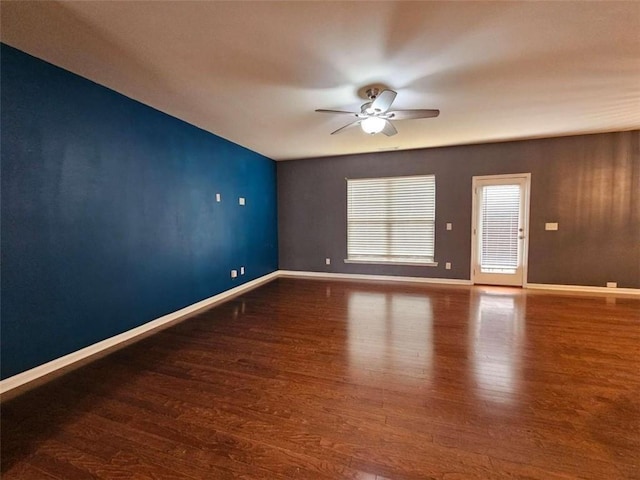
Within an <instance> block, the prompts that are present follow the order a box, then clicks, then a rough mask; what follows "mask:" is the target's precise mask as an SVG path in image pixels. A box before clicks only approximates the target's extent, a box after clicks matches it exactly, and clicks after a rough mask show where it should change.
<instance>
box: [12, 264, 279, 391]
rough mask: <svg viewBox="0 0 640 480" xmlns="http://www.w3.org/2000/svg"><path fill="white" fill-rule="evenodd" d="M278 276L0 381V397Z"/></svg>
mask: <svg viewBox="0 0 640 480" xmlns="http://www.w3.org/2000/svg"><path fill="white" fill-rule="evenodd" d="M278 276H279V272H278V271H275V272H272V273H269V274H267V275H264V276H262V277H259V278H256V279H255V280H251V281H249V282H247V283H244V284H242V285H238V286H237V287H234V288H232V289H230V290H227V291H225V292H222V293H219V294H218V295H214V296H212V297H209V298H205V299H204V300H201V301H199V302H197V303H194V304H192V305H189V306H187V307H184V308H181V309H180V310H177V311H175V312H172V313H169V314H167V315H164V316H162V317H160V318H156V319H155V320H152V321H150V322H148V323H145V324H143V325H140V326H139V327H135V328H132V329H131V330H127V331H126V332H123V333H120V334H118V335H115V336H113V337H110V338H107V339H105V340H102V341H100V342H98V343H94V344H93V345H89V346H88V347H85V348H82V349H80V350H76V351H75V352H72V353H69V354H68V355H65V356H63V357H59V358H56V359H55V360H51V361H50V362H47V363H44V364H42V365H39V366H37V367H34V368H32V369H30V370H27V371H25V372H22V373H18V374H17V375H14V376H12V377H9V378H5V379H4V380H2V381H0V394H4V393H6V392H8V391H9V390H13V389H14V388H17V387H20V386H22V385H25V384H27V383H29V382H32V381H34V380H37V379H38V378H40V377H43V376H44V375H48V374H50V373H53V372H55V371H56V370H60V369H62V368H65V367H68V366H69V365H71V364H73V363H76V362H79V361H80V360H84V359H87V358H89V357H92V356H94V355H96V354H98V353H100V352H103V351H104V350H107V349H109V348H112V347H115V346H116V345H119V344H122V343H124V342H127V341H130V340H132V339H134V338H136V337H139V336H141V335H143V334H146V333H150V332H152V331H154V330H160V329H162V328H163V327H166V326H168V325H169V324H171V323H175V322H176V321H177V320H180V319H181V318H183V317H186V316H188V315H191V314H193V313H195V312H197V311H198V310H202V309H204V308H209V307H212V306H213V305H216V304H219V303H222V302H224V301H226V300H229V299H230V298H231V297H236V296H238V295H240V294H241V293H245V292H247V291H249V290H253V289H254V288H256V287H259V286H260V285H263V284H265V283H267V282H270V281H271V280H273V279H275V278H277V277H278Z"/></svg>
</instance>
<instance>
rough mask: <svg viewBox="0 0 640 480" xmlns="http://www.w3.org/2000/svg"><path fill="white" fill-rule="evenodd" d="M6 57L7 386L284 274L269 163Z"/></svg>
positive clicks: (6, 52)
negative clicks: (241, 271)
mask: <svg viewBox="0 0 640 480" xmlns="http://www.w3.org/2000/svg"><path fill="white" fill-rule="evenodd" d="M1 49H2V50H1V62H2V63H1V75H2V83H1V90H2V91H1V95H2V104H1V108H2V112H1V121H2V124H1V128H2V130H1V135H2V139H1V140H2V199H1V200H2V209H1V214H2V218H1V228H2V230H1V235H2V236H1V243H2V244H1V246H2V272H1V273H2V277H1V282H2V304H1V314H2V318H1V337H0V338H1V349H2V354H1V355H2V359H1V360H2V368H1V374H2V378H6V377H9V376H12V375H14V374H17V373H20V372H22V371H25V370H27V369H29V368H32V367H35V366H37V365H40V364H42V363H45V362H47V361H49V360H52V359H55V358H57V357H60V356H62V355H65V354H68V353H70V352H73V351H75V350H78V349H80V348H83V347H86V346H88V345H91V344H93V343H95V342H98V341H100V340H103V339H105V338H108V337H111V336H113V335H116V334H118V333H121V332H124V331H126V330H129V329H131V328H134V327H136V326H139V325H142V324H144V323H146V322H149V321H151V320H153V319H155V318H157V317H160V316H162V315H165V314H167V313H170V312H173V311H175V310H178V309H180V308H182V307H185V306H187V305H190V304H192V303H194V302H197V301H199V300H202V299H205V298H207V297H210V296H212V295H215V294H217V293H220V292H223V291H225V290H228V289H229V288H232V287H234V286H237V285H239V284H241V283H243V282H246V281H249V280H251V279H254V278H256V277H259V276H262V275H265V274H267V273H269V272H272V271H274V270H276V268H277V264H278V258H277V248H278V247H277V218H276V168H275V163H274V162H273V161H272V160H270V159H268V158H266V157H264V156H261V155H259V154H257V153H255V152H252V151H250V150H247V149H246V148H243V147H241V146H238V145H236V144H234V143H231V142H229V141H227V140H224V139H222V138H220V137H217V136H215V135H213V134H210V133H208V132H205V131H203V130H201V129H198V128H196V127H194V126H192V125H189V124H187V123H185V122H182V121H180V120H178V119H176V118H174V117H171V116H169V115H166V114H164V113H161V112H159V111H157V110H154V109H153V108H150V107H148V106H145V105H143V104H141V103H139V102H136V101H134V100H131V99H129V98H127V97H124V96H122V95H120V94H118V93H116V92H114V91H112V90H109V89H107V88H105V87H102V86H100V85H97V84H95V83H93V82H91V81H89V80H87V79H85V78H82V77H79V76H77V75H75V74H72V73H70V72H68V71H66V70H63V69H60V68H58V67H55V66H53V65H51V64H48V63H46V62H44V61H41V60H39V59H36V58H34V57H32V56H30V55H27V54H25V53H23V52H21V51H19V50H16V49H14V48H12V47H9V46H7V45H2V46H1ZM216 193H220V194H222V202H221V203H216V201H215V194H216ZM240 196H242V197H246V199H247V200H246V202H247V203H246V206H244V207H242V206H239V205H238V197H240ZM241 265H244V266H245V267H246V272H247V273H246V275H245V276H244V277H239V278H238V279H235V280H232V279H231V278H230V275H229V273H230V270H231V269H232V268H239V267H240V266H241Z"/></svg>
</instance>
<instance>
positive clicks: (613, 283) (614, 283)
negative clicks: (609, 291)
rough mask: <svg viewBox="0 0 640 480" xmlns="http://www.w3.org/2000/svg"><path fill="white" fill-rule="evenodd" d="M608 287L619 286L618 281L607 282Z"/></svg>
mask: <svg viewBox="0 0 640 480" xmlns="http://www.w3.org/2000/svg"><path fill="white" fill-rule="evenodd" d="M607 288H618V282H607Z"/></svg>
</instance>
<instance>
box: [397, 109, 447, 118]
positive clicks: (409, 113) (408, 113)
mask: <svg viewBox="0 0 640 480" xmlns="http://www.w3.org/2000/svg"><path fill="white" fill-rule="evenodd" d="M387 115H389V117H390V118H393V119H394V120H411V119H414V118H433V117H437V116H438V115H440V110H426V109H415V110H394V111H393V112H388V113H387Z"/></svg>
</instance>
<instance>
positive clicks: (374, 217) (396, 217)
mask: <svg viewBox="0 0 640 480" xmlns="http://www.w3.org/2000/svg"><path fill="white" fill-rule="evenodd" d="M435 214H436V182H435V177H434V176H433V175H423V176H411V177H389V178H367V179H357V180H347V257H348V259H349V260H355V261H358V260H360V261H372V262H408V263H429V262H433V259H434V246H435V245H434V244H435Z"/></svg>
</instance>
